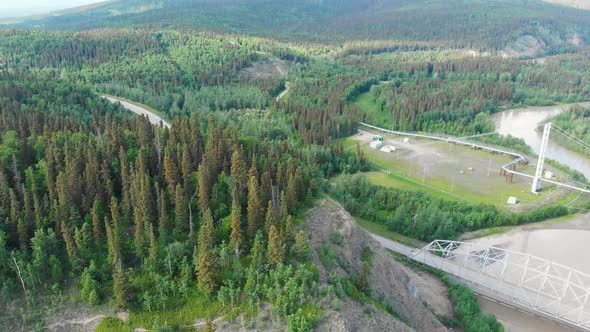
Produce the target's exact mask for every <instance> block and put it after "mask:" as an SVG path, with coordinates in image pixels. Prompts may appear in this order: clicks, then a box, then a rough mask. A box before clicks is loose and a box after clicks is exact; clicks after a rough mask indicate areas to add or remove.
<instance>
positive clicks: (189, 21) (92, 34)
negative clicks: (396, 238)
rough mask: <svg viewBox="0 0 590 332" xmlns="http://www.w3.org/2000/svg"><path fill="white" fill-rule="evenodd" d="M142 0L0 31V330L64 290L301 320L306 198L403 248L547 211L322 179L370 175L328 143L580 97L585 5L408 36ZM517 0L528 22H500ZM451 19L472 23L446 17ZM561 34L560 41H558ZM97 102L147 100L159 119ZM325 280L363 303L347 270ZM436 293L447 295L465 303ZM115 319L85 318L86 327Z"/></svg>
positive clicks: (474, 128)
mask: <svg viewBox="0 0 590 332" xmlns="http://www.w3.org/2000/svg"><path fill="white" fill-rule="evenodd" d="M144 2H145V3H148V2H149V4H146V5H145V6H146V7H145V8H147V9H146V10H145V11H144V12H142V11H132V10H129V12H125V10H124V9H125V8H135V7H133V6H135V5H142V4H143V2H141V1H127V2H121V3H123V4H121V3H114V4H113V6H114V7H112V8H111V7H108V8H110V9H109V10H108V11H107V10H106V9H104V8H102V7H100V8H98V9H94V10H91V11H88V12H82V13H79V14H72V15H77V16H72V17H70V16H67V15H66V16H63V17H60V16H56V17H55V18H44V19H42V20H40V21H33V23H30V24H38V25H39V26H40V27H46V28H48V29H47V30H44V29H29V28H30V24H29V23H23V24H20V25H18V24H17V25H11V26H4V29H0V297H1V298H2V305H0V308H2V306H5V307H6V308H14V307H15V303H16V306H17V307H20V308H22V309H21V310H20V311H18V310H12V311H11V310H8V311H7V312H9V313H10V314H7V315H6V316H5V317H4V318H0V325H4V326H9V325H10V324H16V323H15V322H16V321H19V322H21V321H22V322H24V324H25V326H28V328H30V329H39V330H42V329H43V328H44V325H43V323H42V317H40V315H41V313H40V312H39V311H36V310H35V308H47V307H52V306H55V305H58V304H60V303H63V302H64V301H73V302H74V303H83V304H85V305H87V306H90V307H94V308H105V307H106V308H112V309H115V310H128V311H130V312H131V315H132V316H131V318H130V319H131V323H133V324H138V325H137V326H139V325H141V326H143V327H145V328H150V329H156V328H164V327H166V328H175V329H180V327H179V326H180V325H183V324H184V325H186V324H188V323H191V320H193V318H194V315H195V312H198V313H199V314H200V315H201V316H202V317H214V316H215V314H216V313H224V314H227V315H228V316H231V317H234V318H235V317H238V316H239V315H241V314H243V315H246V316H247V317H255V313H256V311H257V310H259V308H261V307H263V306H264V304H270V305H271V306H272V307H273V310H274V312H275V313H276V314H277V315H278V316H279V317H281V319H282V320H284V321H285V322H286V323H287V326H288V329H289V330H290V331H308V330H311V329H313V327H314V326H315V325H316V324H317V323H318V321H319V320H320V318H321V317H322V313H321V311H322V309H321V307H320V306H319V305H317V303H316V300H317V299H318V298H323V297H325V296H326V290H325V289H323V288H321V287H320V286H318V284H319V282H320V280H319V279H320V277H319V272H318V268H317V267H316V266H315V265H314V264H312V263H311V260H310V258H309V252H310V244H309V243H308V240H307V239H308V234H306V233H305V232H304V231H303V230H302V228H301V224H302V222H303V219H304V216H305V213H306V211H307V210H309V208H311V207H312V206H314V204H315V202H316V200H317V199H318V198H322V197H326V196H328V195H329V196H331V197H333V198H335V199H337V200H338V201H340V202H341V203H342V205H343V206H344V207H345V208H346V209H347V210H348V211H349V212H351V213H353V214H355V215H360V216H362V217H364V218H367V219H371V220H374V221H377V222H378V223H381V224H384V225H387V227H388V228H389V229H391V230H394V231H396V232H397V233H399V234H403V235H405V236H408V237H410V238H414V239H419V240H423V241H429V240H432V239H434V238H441V237H442V238H457V237H458V236H459V235H461V234H462V233H463V232H465V231H470V230H476V229H480V228H488V227H492V226H500V225H514V224H521V223H527V222H533V221H539V220H543V219H547V218H549V217H557V216H562V215H564V214H567V212H568V211H567V209H566V208H564V207H561V206H548V207H546V208H544V209H539V210H538V211H534V212H529V213H523V214H508V213H505V212H504V211H500V210H498V209H497V208H496V207H494V206H491V205H484V204H480V205H473V204H467V203H462V202H455V201H453V202H449V201H447V200H444V199H440V198H435V197H432V196H431V195H429V194H428V193H421V192H420V193H416V192H408V191H403V190H397V189H385V188H381V187H376V186H372V185H370V184H368V183H367V181H366V179H365V178H363V177H361V176H347V177H346V178H345V181H342V182H341V183H339V184H333V183H331V178H332V177H334V176H336V175H339V174H342V173H346V174H354V173H357V172H359V171H366V170H369V169H371V168H372V167H374V166H373V165H371V163H370V162H369V161H368V160H367V159H366V158H365V157H364V156H363V154H362V153H360V152H359V151H357V150H355V149H349V148H347V147H344V146H343V143H342V142H343V141H342V140H341V138H343V137H346V136H349V135H351V134H354V133H355V132H356V130H357V124H358V122H359V121H366V122H371V123H378V124H380V125H383V126H384V127H388V128H393V129H399V130H406V131H424V132H435V133H446V134H455V135H470V134H478V133H485V132H489V131H492V130H493V129H494V124H493V122H492V121H491V120H490V115H491V114H492V113H494V112H497V111H499V110H501V109H504V108H506V107H508V106H523V105H554V104H560V103H570V102H578V101H587V100H590V88H589V86H590V82H589V79H590V69H589V68H590V49H589V48H588V47H586V46H584V44H585V43H587V42H590V38H589V37H588V36H589V34H590V32H589V31H590V27H589V26H588V22H590V20H586V18H588V17H589V16H588V14H587V13H586V12H580V11H578V10H574V9H570V8H568V9H562V10H561V11H560V12H559V14H558V15H557V16H558V17H557V18H555V17H554V15H553V16H552V14H554V13H555V12H553V11H552V10H553V9H555V7H552V6H553V5H549V4H545V3H542V2H537V1H532V0H531V1H528V0H527V1H523V2H522V3H520V2H519V4H518V6H517V11H516V12H513V11H511V10H510V8H508V7H505V6H506V4H505V2H503V1H498V4H497V6H496V5H493V4H485V5H484V4H480V3H479V2H473V3H472V4H470V5H469V6H466V7H461V9H460V10H459V9H457V10H455V9H452V10H451V9H450V8H456V7H453V6H451V7H449V9H448V10H446V11H445V10H442V9H440V8H439V10H437V9H436V8H437V7H436V6H433V7H428V10H427V11H424V12H422V13H421V14H416V15H418V16H419V17H420V18H421V19H423V20H424V21H425V22H429V23H430V24H431V25H428V24H425V25H424V26H423V27H422V28H420V29H418V28H415V29H410V28H409V27H407V26H406V23H404V22H405V21H403V20H402V21H396V19H395V17H397V18H400V20H401V19H402V16H404V15H406V14H403V13H404V11H403V8H405V7H403V6H402V4H399V3H401V1H397V2H396V6H397V7H396V6H393V5H391V6H393V7H391V6H390V5H385V4H381V5H382V6H383V7H379V8H385V9H383V13H385V12H387V11H391V13H392V15H393V17H394V18H391V17H390V19H387V18H385V17H383V15H385V14H383V13H381V14H377V13H376V11H375V9H374V8H373V7H370V6H380V5H379V1H358V2H355V1H343V3H344V4H342V5H341V6H340V5H339V2H337V1H326V2H321V3H322V4H319V5H318V4H315V2H313V3H314V4H313V5H312V4H310V3H311V1H299V2H297V1H296V4H295V5H294V6H296V7H297V8H299V7H301V8H299V9H300V10H301V11H299V12H298V15H299V16H297V15H296V16H294V17H290V16H289V15H287V14H284V13H282V14H280V15H279V16H278V17H277V18H276V20H274V21H273V20H270V19H268V17H267V16H264V17H265V19H260V20H254V19H252V17H251V15H254V14H252V13H251V12H250V10H251V8H250V7H248V8H247V10H246V9H244V8H242V7H241V6H242V5H241V4H235V3H234V1H222V4H216V2H215V3H214V2H212V1H197V2H189V1H186V3H185V1H178V2H174V4H173V5H170V3H172V2H170V1H161V2H158V3H157V4H153V3H152V2H150V1H144ZM254 2H258V1H254ZM398 2H399V3H398ZM187 3H188V4H187ZM197 3H198V4H197ZM280 3H282V1H280ZM437 3H438V2H437ZM532 4H534V6H533V5H532ZM151 5H154V6H156V7H154V8H152V9H150V8H151V7H149V6H151ZM278 5H280V4H279V2H277V3H276V4H271V5H269V4H266V5H264V6H262V5H261V7H260V8H262V11H263V12H264V13H267V12H275V11H276V8H275V6H278ZM316 5H317V6H316ZM439 5H440V6H447V5H446V4H444V5H443V4H439ZM527 5H531V6H532V7H530V6H529V7H527ZM125 6H127V7H125ZM183 6H185V7H183ZM199 6H200V7H199ZM216 6H219V7H216ZM367 6H369V7H370V8H373V9H371V11H369V12H363V10H367V8H369V7H367ZM388 6H389V7H388ZM416 6H418V5H416ZM490 6H491V7H490ZM142 8H143V7H142ZM145 8H144V9H145ZM219 8H222V9H223V10H222V9H219ZM304 8H305V9H304ZM335 8H338V9H337V10H336V9H335ZM417 8H419V6H418V7H416V8H411V11H412V13H416V12H417V11H418V9H417ZM445 8H446V7H445ZM527 8H528V9H527ZM332 9H333V10H334V11H330V10H332ZM484 9H485V10H490V12H489V15H484V14H482V11H483V10H484ZM525 10H530V11H531V12H532V13H533V14H531V17H533V18H530V19H526V18H523V17H518V15H516V14H515V13H519V12H523V11H525ZM115 11H118V12H117V13H119V14H118V15H116V16H110V15H111V14H112V13H113V12H115ZM357 12H362V13H364V14H362V15H361V14H359V15H358V16H355V15H353V14H351V13H357ZM109 13H110V14H109ZM223 13H225V14H223ZM328 13H330V14H328ZM368 13H370V14H371V15H369V14H368ZM465 13H478V14H477V15H476V14H473V15H471V16H469V18H468V19H467V18H466V19H463V20H461V21H460V22H458V23H457V24H458V25H450V23H449V22H450V21H452V20H453V18H456V17H467V16H465ZM241 15H244V16H243V17H246V18H244V22H243V24H241V25H240V24H238V23H236V22H237V21H236V20H238V19H239V18H240V17H242V16H241ZM331 15H332V16H331ZM349 16H350V17H349ZM346 17H348V18H350V19H351V20H352V22H354V24H352V25H351V26H348V25H347V24H345V23H344V22H348V21H345V20H344V18H346ZM562 17H563V18H566V19H567V20H568V22H569V23H570V24H571V25H567V24H566V23H564V20H561V18H562ZM74 18H75V19H74ZM504 18H509V19H510V20H509V24H507V25H502V26H501V25H500V24H499V23H498V22H499V21H500V20H501V19H504ZM371 20H378V22H381V24H376V25H373V24H367V21H371ZM230 21H231V22H230ZM484 21H485V22H487V23H486V24H483V25H481V29H479V30H475V31H474V33H473V34H472V35H467V34H466V33H465V30H468V29H470V28H472V27H474V26H475V25H478V24H479V23H480V22H484ZM170 22H175V23H174V24H172V23H170ZM325 22H329V23H330V24H322V23H325ZM392 22H397V23H392ZM27 24H29V25H27ZM279 24H283V27H284V29H282V30H281V31H280V32H278V33H271V32H270V31H271V29H272V28H273V27H274V28H276V27H277V25H279ZM352 27H356V28H357V29H356V30H354V33H353V32H351V30H349V29H351V28H352ZM402 27H404V28H403V29H402ZM50 29H52V30H50ZM441 29H442V30H441ZM58 30H67V31H58ZM508 30H510V31H512V32H511V34H508V35H507V34H506V31H508ZM437 31H438V32H437ZM574 32H575V36H577V38H580V39H581V40H582V42H580V43H578V45H575V44H572V43H570V42H568V40H570V39H571V38H573V36H574ZM523 36H533V37H532V38H536V39H537V40H539V41H542V42H543V44H544V45H545V46H546V47H545V49H544V51H543V52H542V53H539V54H535V55H527V54H524V55H522V54H521V55H520V56H506V53H502V52H503V51H504V52H507V51H506V49H507V48H512V50H514V49H516V48H518V47H522V45H516V46H515V45H514V41H515V40H516V41H517V43H518V40H519V38H520V37H523ZM538 58H542V59H543V60H542V62H543V64H542V65H540V64H539V60H538ZM285 89H288V93H287V94H286V95H285V96H284V97H283V98H282V99H280V100H278V99H276V97H277V96H278V95H279V94H280V93H281V92H282V91H284V90H285ZM107 95H110V96H118V97H122V98H126V99H128V100H131V101H134V102H137V103H141V104H144V105H147V106H149V107H150V108H152V109H154V110H155V111H156V112H157V113H158V115H160V116H161V117H162V118H163V119H166V120H167V121H168V122H170V124H171V126H170V127H169V128H168V127H165V126H158V125H153V124H152V123H150V122H149V121H148V119H147V118H145V117H141V116H136V115H134V114H133V113H131V112H129V111H128V110H126V109H124V108H123V107H122V106H121V105H119V104H113V103H110V102H109V101H108V100H106V99H105V98H103V97H104V96H107ZM363 102H367V103H368V104H370V105H372V107H370V108H366V107H362V105H363ZM586 113H587V110H582V109H579V110H577V111H576V112H574V113H573V114H572V115H568V116H570V117H573V118H567V117H566V116H563V118H562V119H561V121H562V124H561V125H562V126H567V125H568V124H569V125H571V126H572V128H574V129H575V130H577V131H579V132H581V133H582V134H583V135H585V136H588V135H587V133H586V130H587V128H586V127H583V123H582V122H577V124H576V125H574V124H572V122H574V121H577V119H579V118H583V117H586V116H587V114H586ZM582 127H583V128H582ZM498 140H499V141H498V142H494V143H495V144H498V145H508V146H513V147H519V146H522V142H520V141H517V140H510V139H504V140H503V139H500V138H499V139H498ZM415 216H418V218H419V219H420V221H421V222H420V224H419V225H418V227H417V226H416V220H415V218H416V217H415ZM328 254H329V251H328ZM332 254H333V253H332ZM336 284H338V285H339V286H334V287H336V289H340V288H342V289H340V291H341V292H342V293H346V294H349V295H350V294H356V295H355V296H357V297H358V298H361V299H364V300H367V299H370V297H367V295H366V294H370V291H366V292H363V291H362V290H363V289H364V288H365V286H366V285H365V283H363V280H360V279H359V280H354V281H350V280H349V281H348V282H344V286H343V285H341V284H339V283H334V285H336ZM338 287H340V288H338ZM455 287H458V286H453V292H454V293H453V294H451V295H453V296H452V297H453V299H455V300H456V301H465V303H467V302H468V303H469V306H472V305H473V302H474V301H475V300H474V299H473V297H472V296H471V297H470V296H468V295H465V294H464V293H462V292H463V290H461V289H456V288H455ZM333 292H334V290H333V289H332V293H333ZM336 292H338V290H336ZM465 292H467V291H466V290H465ZM359 294H360V295H359ZM461 298H463V300H462V299H461ZM367 301H369V300H367ZM370 301H374V300H370ZM466 307H468V306H467V305H465V306H464V308H466ZM383 308H384V309H383V310H384V311H389V312H390V313H392V315H394V314H395V312H393V309H391V310H389V309H388V308H389V307H387V306H384V307H383ZM472 309H473V308H471V307H470V309H469V310H472ZM469 310H467V309H465V310H464V311H465V312H467V311H469ZM473 311H474V312H475V311H477V310H475V309H473ZM461 312H463V311H461ZM394 316H395V315H394ZM482 317H483V316H482ZM482 317H480V316H479V312H477V313H474V314H464V315H463V314H462V315H461V317H460V320H461V322H459V323H453V324H455V325H454V326H457V324H459V326H462V328H464V329H465V330H467V331H476V330H477V328H478V326H480V327H481V326H483V325H477V324H484V323H485V324H489V330H490V331H497V330H501V326H499V324H498V323H497V322H496V321H495V319H492V320H489V319H488V318H482ZM479 319H481V321H480V320H479ZM484 320H486V322H484ZM187 322H188V323H187ZM474 322H478V323H477V324H476V323H474ZM133 324H127V325H123V323H122V322H121V321H119V320H116V319H107V320H105V321H104V322H103V323H102V328H104V329H106V330H109V329H110V330H125V329H127V330H129V329H131V328H132V326H131V325H133ZM191 324H192V323H191ZM453 324H451V323H449V326H453ZM486 326H488V325H486ZM210 327H211V326H210V324H207V326H206V328H210ZM107 328H108V329H107Z"/></svg>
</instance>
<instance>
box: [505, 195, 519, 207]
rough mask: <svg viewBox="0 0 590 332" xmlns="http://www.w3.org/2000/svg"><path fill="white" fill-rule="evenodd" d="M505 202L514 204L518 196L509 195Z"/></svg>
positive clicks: (516, 202)
mask: <svg viewBox="0 0 590 332" xmlns="http://www.w3.org/2000/svg"><path fill="white" fill-rule="evenodd" d="M506 204H508V205H516V204H518V198H516V197H514V196H510V197H508V201H506Z"/></svg>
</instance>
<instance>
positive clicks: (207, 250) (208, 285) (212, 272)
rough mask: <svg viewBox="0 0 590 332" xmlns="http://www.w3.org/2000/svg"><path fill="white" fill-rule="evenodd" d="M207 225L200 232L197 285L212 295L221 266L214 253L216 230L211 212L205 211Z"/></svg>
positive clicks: (202, 290)
mask: <svg viewBox="0 0 590 332" xmlns="http://www.w3.org/2000/svg"><path fill="white" fill-rule="evenodd" d="M203 219H204V220H205V223H204V225H203V226H201V229H200V230H199V243H198V245H199V249H198V250H199V251H198V265H199V266H198V270H197V285H198V287H199V290H200V291H201V292H203V293H204V294H206V295H211V294H212V293H213V292H214V291H215V290H216V289H217V286H218V277H219V267H218V266H219V264H218V262H217V257H216V256H215V251H214V240H215V233H214V232H215V230H214V226H213V216H212V215H211V210H209V209H207V210H206V211H205V216H204V217H203Z"/></svg>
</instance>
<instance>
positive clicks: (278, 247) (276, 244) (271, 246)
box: [266, 224, 285, 266]
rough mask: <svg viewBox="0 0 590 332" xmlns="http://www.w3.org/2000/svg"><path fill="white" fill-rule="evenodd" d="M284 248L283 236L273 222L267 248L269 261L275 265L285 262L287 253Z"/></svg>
mask: <svg viewBox="0 0 590 332" xmlns="http://www.w3.org/2000/svg"><path fill="white" fill-rule="evenodd" d="M283 249H284V248H283V243H282V241H281V236H280V235H279V232H278V231H277V228H276V227H275V225H274V224H273V225H271V226H270V229H269V232H268V249H267V250H266V255H267V260H268V263H269V264H271V265H273V266H276V265H279V264H281V263H283V261H284V260H285V253H284V250H283Z"/></svg>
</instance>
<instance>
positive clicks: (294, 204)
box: [0, 71, 359, 324]
mask: <svg viewBox="0 0 590 332" xmlns="http://www.w3.org/2000/svg"><path fill="white" fill-rule="evenodd" d="M0 82H1V85H0V96H1V98H0V109H1V110H2V113H1V117H0V128H1V130H2V145H1V147H0V155H1V156H0V159H1V160H2V169H1V170H0V215H1V218H0V220H2V222H1V223H0V244H1V245H0V259H1V260H2V261H1V264H0V266H1V268H0V280H2V296H3V298H4V299H8V298H10V297H11V296H16V295H17V294H19V293H21V292H24V293H26V294H27V295H28V296H29V297H30V299H33V301H34V299H35V298H38V296H40V295H43V294H45V295H47V294H56V295H57V294H59V293H60V292H61V291H62V290H63V289H67V287H70V286H75V287H79V289H80V297H81V299H82V300H83V301H84V302H87V303H89V304H92V305H97V304H100V303H104V301H107V300H109V299H110V304H111V306H113V307H115V308H120V309H122V308H129V307H135V308H141V309H142V310H146V311H151V310H156V309H166V308H170V306H172V305H173V303H176V302H177V301H178V300H177V299H188V297H189V296H190V297H192V296H205V297H207V296H211V295H213V294H217V292H218V291H219V298H220V300H221V301H222V302H224V301H229V299H230V298H231V302H232V303H234V302H236V301H237V299H238V297H240V298H241V297H242V296H244V297H245V299H248V300H247V301H246V302H245V303H251V304H252V305H253V304H255V303H258V301H261V300H266V301H271V302H275V301H278V302H277V303H283V302H281V301H284V300H285V299H283V298H282V296H297V298H298V300H295V299H291V300H290V301H289V303H284V304H279V306H284V307H281V308H282V309H280V310H282V311H281V312H282V315H284V316H285V317H287V316H290V315H293V314H296V313H297V309H298V308H300V307H303V306H306V305H307V304H306V303H307V302H308V300H306V299H310V298H311V297H313V296H315V295H314V294H315V293H314V292H315V290H314V288H313V287H307V286H305V285H308V286H309V283H312V282H313V268H311V267H309V266H306V265H305V264H303V265H300V266H299V267H287V266H285V267H283V265H284V264H291V263H292V262H294V261H296V260H300V261H302V262H305V251H306V249H305V248H306V246H307V245H306V244H305V237H304V236H302V234H299V235H298V234H296V233H295V228H294V227H295V225H296V223H297V222H296V219H295V218H294V213H296V212H297V210H298V208H299V207H301V206H302V205H304V204H306V203H305V202H308V203H309V202H311V200H312V199H313V196H314V195H315V194H316V193H317V192H318V190H320V188H319V183H320V182H319V181H321V180H320V179H321V177H322V176H323V175H324V176H325V175H328V174H330V173H331V172H335V171H338V170H339V168H340V167H341V165H342V163H347V164H348V165H349V166H353V169H354V167H359V165H358V163H356V162H346V161H345V160H344V159H342V158H340V157H338V156H337V154H335V153H333V152H332V150H330V149H328V148H325V147H321V146H309V145H300V144H298V143H297V142H296V141H294V140H293V139H292V138H290V139H286V138H285V137H283V138H280V137H279V138H276V135H274V134H273V133H269V132H264V131H259V130H252V128H251V126H260V125H262V126H264V125H265V123H266V124H269V123H273V122H278V123H280V122H284V121H285V119H284V116H282V115H280V114H274V115H273V114H252V117H253V118H251V119H250V121H244V122H241V121H240V122H236V121H235V118H233V116H232V114H231V113H227V114H225V115H224V114H218V115H217V116H214V115H211V114H209V115H207V114H199V113H194V114H193V115H192V116H191V117H190V118H184V119H182V120H181V119H179V118H175V120H174V121H173V122H172V127H171V128H170V130H167V129H163V128H160V127H157V126H152V125H151V124H150V123H149V122H148V121H147V119H144V118H141V117H132V116H131V115H128V114H127V113H125V112H123V111H121V109H120V108H118V107H116V106H113V105H111V104H109V103H108V102H107V101H105V100H103V99H101V98H99V97H98V96H96V95H95V94H93V93H91V92H90V91H89V90H87V89H84V88H79V87H77V86H72V85H71V83H69V82H67V81H63V80H61V79H60V78H59V72H53V73H51V72H46V73H44V74H43V75H37V76H34V75H31V74H30V73H28V72H26V71H24V72H21V71H10V72H8V71H4V72H2V73H0ZM268 121H270V122H268ZM286 128H287V129H286V130H287V131H290V129H289V128H288V126H287V127H286ZM273 135H274V137H275V138H273V137H271V136H273ZM285 135H286V136H289V137H292V135H291V133H290V132H287V133H285ZM275 268H276V269H275ZM293 268H295V269H296V270H297V272H296V273H295V274H292V272H287V271H292V270H289V269H293ZM282 269H288V270H287V271H284V272H281V271H283V270H282ZM80 276H81V277H80ZM267 278H268V279H267ZM277 278H278V279H277ZM265 280H266V281H265ZM271 280H274V281H272V282H271ZM275 281H276V282H277V283H275ZM72 282H73V284H72ZM284 283H286V284H287V285H291V284H293V285H296V286H297V289H300V290H302V291H303V292H299V290H298V291H297V293H295V294H290V293H289V292H290V291H291V290H289V289H288V288H284V289H283V287H284V286H282V285H284ZM78 285H79V286H78ZM265 287H271V289H272V291H270V289H269V291H268V292H267V291H266V290H265V289H266V288H265ZM299 287H303V288H299ZM199 294H200V295H199ZM214 298H216V297H214ZM170 301H173V302H170ZM299 319H300V320H301V319H303V320H304V321H305V320H306V319H311V318H309V317H307V316H302V317H300V318H299ZM152 324H157V322H152Z"/></svg>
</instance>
